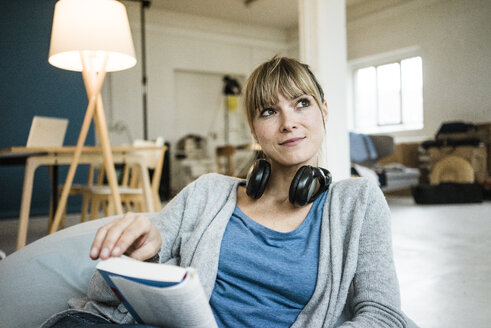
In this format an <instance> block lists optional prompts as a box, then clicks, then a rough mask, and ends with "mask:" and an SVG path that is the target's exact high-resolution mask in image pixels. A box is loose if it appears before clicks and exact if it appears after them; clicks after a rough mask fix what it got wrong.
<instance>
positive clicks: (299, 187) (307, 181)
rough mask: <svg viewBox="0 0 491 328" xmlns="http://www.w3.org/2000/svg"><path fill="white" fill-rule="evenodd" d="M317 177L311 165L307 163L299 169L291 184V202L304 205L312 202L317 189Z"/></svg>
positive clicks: (289, 195)
mask: <svg viewBox="0 0 491 328" xmlns="http://www.w3.org/2000/svg"><path fill="white" fill-rule="evenodd" d="M317 185H318V183H317V179H315V174H314V170H313V168H312V167H311V166H309V165H305V166H302V167H301V168H300V169H298V171H297V173H296V174H295V177H293V180H292V183H291V185H290V191H289V194H288V198H289V200H290V203H292V204H294V205H297V206H304V205H306V204H308V203H310V202H311V198H312V195H314V194H315V191H316V190H317Z"/></svg>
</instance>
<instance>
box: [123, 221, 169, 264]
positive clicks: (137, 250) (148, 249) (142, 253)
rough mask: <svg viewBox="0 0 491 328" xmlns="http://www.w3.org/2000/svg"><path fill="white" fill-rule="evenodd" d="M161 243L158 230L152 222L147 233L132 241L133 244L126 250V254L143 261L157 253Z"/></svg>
mask: <svg viewBox="0 0 491 328" xmlns="http://www.w3.org/2000/svg"><path fill="white" fill-rule="evenodd" d="M161 245H162V237H161V236H160V232H159V231H158V229H157V228H156V227H155V226H154V225H153V224H152V225H151V227H150V231H149V233H148V234H147V235H145V236H142V237H141V238H140V239H139V240H137V241H136V242H135V243H133V246H132V247H130V248H129V249H128V250H127V254H128V256H130V257H132V258H134V259H137V260H140V261H144V260H146V259H149V258H151V257H152V256H154V255H155V254H157V253H158V252H159V250H160V247H161Z"/></svg>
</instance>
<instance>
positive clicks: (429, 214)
mask: <svg viewBox="0 0 491 328" xmlns="http://www.w3.org/2000/svg"><path fill="white" fill-rule="evenodd" d="M388 203H389V206H390V208H391V211H392V218H393V222H392V232H393V247H394V258H395V261H396V269H397V273H398V276H399V283H400V287H401V299H402V308H403V310H404V312H405V313H406V314H407V315H408V316H409V317H410V318H411V319H413V320H414V321H415V322H416V323H417V324H418V325H420V326H421V327H428V328H431V327H435V328H437V327H455V328H457V327H473V328H477V327H482V328H484V327H491V311H490V310H491V257H490V254H491V202H489V201H487V202H484V203H482V204H466V205H415V204H414V202H413V201H412V199H410V198H389V199H388Z"/></svg>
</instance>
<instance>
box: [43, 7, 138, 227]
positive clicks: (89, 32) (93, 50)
mask: <svg viewBox="0 0 491 328" xmlns="http://www.w3.org/2000/svg"><path fill="white" fill-rule="evenodd" d="M48 61H49V63H50V64H51V65H53V66H56V67H58V68H61V69H66V70H71V71H79V72H82V77H83V80H84V84H85V88H86V91H87V96H88V100H89V104H88V106H87V110H86V113H85V118H84V121H83V123H82V128H81V130H80V134H79V137H78V141H77V145H76V146H75V153H74V156H73V160H72V162H71V164H70V168H69V170H68V174H67V177H66V182H65V185H64V186H63V191H62V193H61V197H60V200H59V202H58V207H57V209H56V213H55V216H54V219H53V223H52V225H51V227H50V230H49V232H50V233H53V232H55V231H56V230H58V226H59V224H60V221H61V218H62V215H63V212H64V208H65V206H66V202H67V198H68V194H69V193H70V188H71V186H72V182H73V178H74V176H75V171H76V169H77V166H78V162H79V159H80V155H81V153H82V149H83V146H84V143H85V139H86V137H87V132H88V130H89V127H90V123H91V120H92V119H94V125H95V128H96V133H97V136H98V138H99V142H100V146H101V149H102V155H103V158H104V169H105V171H106V174H107V179H108V183H109V185H110V188H111V192H112V194H113V201H114V204H115V208H116V213H118V214H122V213H123V208H122V206H121V197H120V195H119V192H118V183H117V179H116V171H115V169H114V161H113V158H112V153H111V145H110V143H109V133H108V130H107V124H106V119H105V115H104V108H103V105H102V97H101V94H100V92H101V88H102V84H103V82H104V77H105V75H106V72H113V71H119V70H124V69H128V68H130V67H132V66H134V65H135V64H136V56H135V50H134V47H133V40H132V37H131V31H130V26H129V23H128V16H127V14H126V8H125V6H124V5H123V4H122V3H120V2H118V1H115V0H60V1H58V2H57V3H56V6H55V12H54V17H53V28H52V31H51V43H50V49H49V60H48Z"/></svg>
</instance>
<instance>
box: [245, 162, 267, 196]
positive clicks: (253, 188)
mask: <svg viewBox="0 0 491 328" xmlns="http://www.w3.org/2000/svg"><path fill="white" fill-rule="evenodd" d="M270 174H271V164H269V162H268V161H265V160H264V159H260V160H257V161H255V162H254V164H253V165H252V167H251V168H250V169H249V173H248V174H247V183H246V194H247V195H248V196H249V197H251V198H254V199H258V198H260V197H261V196H262V195H263V193H264V190H265V189H266V185H267V184H268V180H269V176H270Z"/></svg>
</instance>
